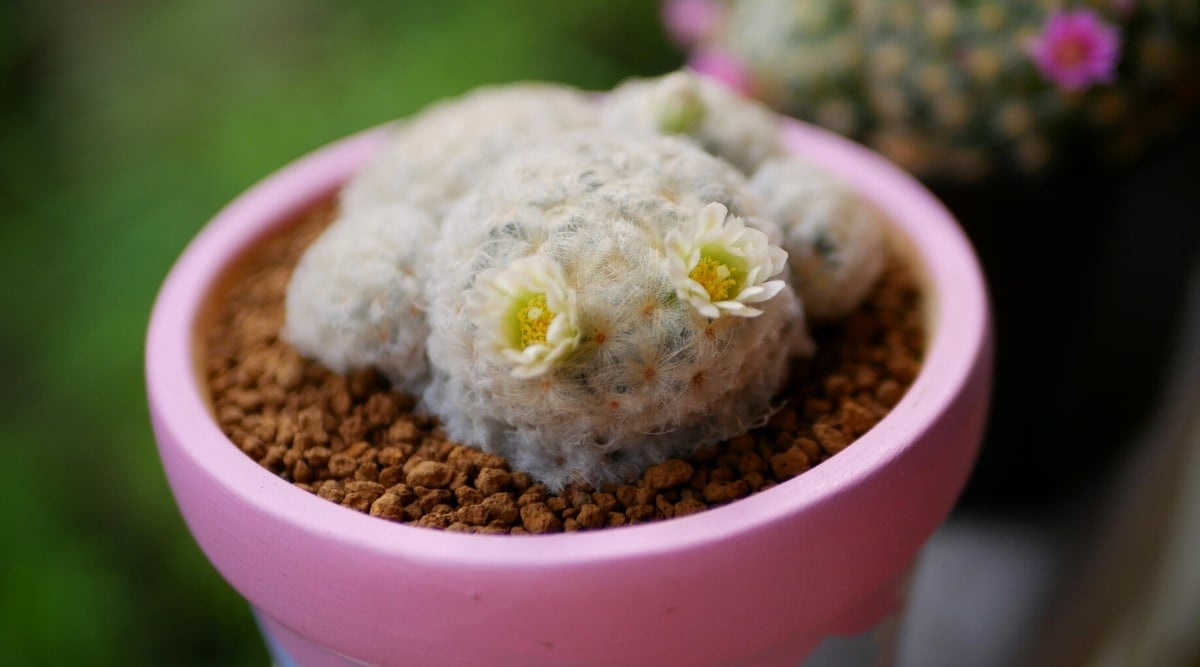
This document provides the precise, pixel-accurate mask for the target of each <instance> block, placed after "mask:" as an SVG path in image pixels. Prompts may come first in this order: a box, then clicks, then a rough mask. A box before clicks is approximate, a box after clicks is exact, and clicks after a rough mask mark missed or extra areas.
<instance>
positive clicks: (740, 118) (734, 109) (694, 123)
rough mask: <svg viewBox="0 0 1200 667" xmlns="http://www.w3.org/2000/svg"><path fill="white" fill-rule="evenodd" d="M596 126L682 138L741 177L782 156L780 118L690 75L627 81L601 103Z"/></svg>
mask: <svg viewBox="0 0 1200 667" xmlns="http://www.w3.org/2000/svg"><path fill="white" fill-rule="evenodd" d="M602 104H603V107H602V109H601V114H600V122H601V123H603V124H604V125H606V126H608V127H614V128H618V129H623V130H629V131H634V132H646V133H654V134H679V135H684V136H686V137H688V138H690V139H692V140H693V141H695V142H696V143H697V144H699V145H700V147H701V148H703V149H704V150H706V151H708V152H709V153H712V154H713V155H716V156H718V157H722V158H724V159H726V160H728V161H729V162H730V163H732V164H733V165H734V166H735V167H737V168H738V169H740V170H741V171H742V173H744V174H751V173H754V171H755V170H756V169H758V167H759V165H761V164H762V163H763V162H764V161H765V160H768V159H770V158H772V157H778V156H782V155H784V154H785V153H786V151H785V149H784V147H783V144H782V143H781V142H780V137H779V117H778V116H776V115H775V114H773V113H771V112H770V111H768V110H767V108H766V107H764V106H763V105H762V104H760V103H758V102H756V101H753V100H750V99H748V98H746V97H743V96H742V95H741V94H739V93H737V92H735V91H733V90H730V89H729V88H727V87H725V86H724V85H722V84H720V83H717V82H715V81H713V80H712V79H709V78H707V77H703V76H700V75H698V74H696V73H694V72H690V71H678V72H672V73H671V74H668V75H666V76H662V77H655V78H650V79H630V80H628V81H626V82H624V83H622V84H621V85H619V86H617V87H616V88H615V89H614V90H613V91H612V93H611V94H610V95H608V96H607V97H606V98H605V99H604V101H603V102H602Z"/></svg>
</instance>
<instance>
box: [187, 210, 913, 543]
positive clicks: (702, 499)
mask: <svg viewBox="0 0 1200 667" xmlns="http://www.w3.org/2000/svg"><path fill="white" fill-rule="evenodd" d="M330 215H331V208H330V207H329V206H328V205H326V206H322V207H319V208H318V209H316V210H314V211H313V212H312V213H310V214H308V215H307V216H305V217H304V219H303V220H301V221H299V223H298V225H296V226H294V227H292V228H291V232H290V233H285V234H277V235H274V236H271V237H268V238H267V239H265V240H264V241H263V242H262V243H261V244H260V245H259V246H258V247H256V248H255V249H254V254H253V255H252V256H251V257H249V258H247V259H246V260H245V262H243V263H242V265H241V267H240V268H239V269H238V270H237V271H236V272H235V276H234V278H233V279H232V280H231V281H230V287H229V289H228V292H227V293H226V294H225V295H224V298H223V299H222V300H221V303H220V304H219V305H218V307H217V311H218V313H217V316H216V318H215V320H214V322H213V324H212V325H211V328H210V330H209V331H208V335H207V350H206V356H205V364H206V367H205V368H206V372H207V375H208V382H209V388H210V391H211V394H212V402H213V410H214V414H215V415H216V417H217V420H218V422H219V423H220V426H221V428H222V430H223V431H224V432H225V433H226V434H227V435H228V436H229V438H230V439H231V440H232V441H233V442H234V443H236V444H237V446H238V447H240V448H241V449H242V451H244V452H245V453H246V454H247V455H248V456H250V457H251V458H253V459H254V460H256V461H257V462H258V463H259V464H260V465H262V466H263V467H264V468H266V469H267V470H269V471H270V472H271V473H273V474H275V475H278V476H279V477H281V478H283V479H285V480H288V481H290V482H292V483H293V484H294V485H295V486H297V487H299V488H301V489H304V490H306V491H310V492H312V493H315V494H316V495H318V496H320V497H321V498H325V499H326V500H329V501H331V502H335V503H339V504H341V505H343V506H346V507H349V508H352V509H355V510H358V511H360V512H366V513H369V514H371V515H372V516H378V517H382V518H384V519H388V520H392V521H400V522H404V523H409V524H414V525H418V526H426V527H431V528H442V529H446V530H455V531H472V532H484V533H511V534H524V533H547V532H558V531H574V530H589V529H597V528H603V527H607V526H623V525H627V524H632V523H640V522H646V521H657V520H662V519H668V518H671V517H675V516H683V515H686V514H692V513H695V512H699V511H702V510H704V509H707V508H709V507H712V506H715V505H721V504H724V503H729V502H732V501H735V500H737V499H738V498H743V497H745V496H747V495H749V494H752V493H755V492H757V491H761V490H763V489H766V488H770V487H772V486H774V485H776V484H778V483H780V482H782V481H785V480H788V479H790V478H792V477H795V476H796V475H799V474H801V473H803V472H804V471H806V470H808V469H810V468H811V467H813V466H815V465H818V464H820V463H821V462H822V461H824V460H825V459H827V458H829V457H830V456H833V455H834V454H836V453H837V452H839V451H841V450H842V449H845V448H846V447H847V446H849V445H850V444H851V443H853V441H854V440H855V439H856V438H857V437H859V436H860V435H862V434H863V433H865V432H866V431H867V430H868V429H870V428H871V427H872V426H874V425H875V424H876V423H877V422H878V421H879V420H880V419H881V418H882V417H883V416H884V415H885V414H887V412H888V410H889V409H890V408H891V407H892V406H894V405H895V404H896V402H897V401H899V400H900V398H901V396H903V394H904V392H905V391H906V390H907V388H908V386H909V384H911V382H912V380H913V378H914V377H916V373H917V371H918V370H919V369H920V358H921V352H922V349H923V345H924V338H925V332H924V329H923V323H922V318H921V314H920V308H919V301H918V293H917V290H916V287H915V283H914V281H913V279H912V277H911V276H910V275H909V274H908V273H907V272H906V271H905V270H904V269H903V268H902V267H901V266H899V265H898V262H895V261H893V262H891V265H890V266H889V268H888V270H887V272H886V273H885V275H884V277H883V279H882V280H881V281H880V284H879V286H877V288H876V289H875V291H874V292H873V293H872V294H871V296H870V297H869V298H868V300H867V302H866V303H865V304H864V305H863V306H862V307H861V308H860V309H859V310H858V311H857V312H855V313H853V314H852V315H850V316H849V317H847V318H846V319H845V320H843V321H841V322H839V323H837V324H836V325H828V326H824V327H822V328H820V329H818V330H816V331H814V337H815V338H816V339H817V342H818V346H819V348H818V352H817V355H816V356H815V357H814V358H813V359H811V360H807V361H802V362H797V363H796V364H794V365H793V367H792V369H791V375H790V378H791V381H790V384H789V386H788V387H787V389H786V391H785V392H784V394H783V398H784V399H786V402H785V404H784V405H783V407H782V408H781V409H780V410H779V411H778V412H777V413H776V414H775V415H774V416H773V417H772V418H771V420H770V422H769V423H768V424H767V425H766V426H763V427H762V428H759V429H756V430H754V431H752V432H751V433H747V434H744V435H741V436H738V437H736V438H732V439H730V440H729V441H727V442H724V443H721V444H719V445H717V446H713V447H708V448H705V449H703V450H701V451H699V452H696V453H695V454H694V455H692V456H691V457H690V458H688V459H687V460H680V459H672V460H670V461H665V462H663V463H661V464H659V465H656V466H653V467H652V468H650V469H649V470H647V471H646V472H645V474H644V475H642V478H641V479H640V480H638V481H637V482H635V483H632V484H613V485H608V486H605V487H602V488H600V489H591V488H568V489H566V490H564V491H563V492H562V493H559V494H552V493H549V492H548V491H547V490H546V488H545V487H544V486H542V485H541V484H534V483H533V481H532V480H531V479H530V478H529V476H528V475H527V474H525V473H522V472H519V471H513V470H512V469H511V468H510V467H509V465H508V462H507V461H506V460H504V459H503V458H501V457H499V456H495V455H492V454H486V453H483V452H480V451H477V450H474V449H471V448H468V447H464V446H461V445H458V444H455V443H453V442H450V441H448V440H447V439H446V435H445V433H444V432H443V431H442V429H441V428H440V427H439V426H438V424H437V423H436V421H435V420H433V419H431V418H430V417H428V416H425V415H422V414H418V413H414V411H413V408H414V405H415V401H414V400H413V398H412V397H409V396H405V395H404V394H401V393H398V392H394V391H391V390H390V389H389V387H388V385H387V382H386V381H385V380H384V379H383V378H382V377H380V376H379V375H378V374H377V373H375V372H372V371H362V372H355V373H353V374H351V375H349V376H340V375H336V374H333V373H331V372H329V371H327V370H325V369H324V368H322V367H321V366H320V365H319V364H317V363H315V362H310V361H308V360H305V359H303V358H301V357H300V356H299V355H298V354H297V353H296V352H295V351H294V350H292V349H291V348H290V347H289V346H288V345H287V344H285V343H283V342H282V341H281V340H279V338H278V335H277V334H278V332H279V328H280V325H281V324H282V322H283V315H284V311H283V295H284V292H285V289H286V286H287V281H288V278H289V276H290V273H291V268H292V266H293V265H294V264H295V261H296V259H297V258H298V257H299V255H300V253H301V252H302V251H303V249H304V248H305V247H306V246H307V244H308V243H309V242H311V240H312V239H313V238H314V237H315V235H316V234H317V233H319V231H320V230H321V229H322V228H323V226H324V225H325V224H326V223H327V221H328V220H329V218H330Z"/></svg>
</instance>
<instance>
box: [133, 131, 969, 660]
mask: <svg viewBox="0 0 1200 667" xmlns="http://www.w3.org/2000/svg"><path fill="white" fill-rule="evenodd" d="M786 132H787V139H788V142H789V145H790V146H791V147H792V148H793V150H795V151H796V152H797V153H800V154H803V155H805V156H807V157H809V158H810V159H812V160H814V161H816V162H818V163H820V164H823V165H825V166H826V167H828V168H830V169H832V170H833V171H835V172H837V173H839V174H841V175H842V176H843V177H844V178H845V179H847V180H848V181H850V182H851V183H852V184H853V185H854V186H855V187H857V188H858V189H860V190H861V191H862V193H863V194H864V195H865V196H866V197H868V198H869V199H870V200H871V201H872V202H874V204H875V205H877V206H878V207H879V208H880V209H881V210H882V211H883V212H884V213H885V214H886V215H887V216H888V217H890V219H891V220H892V221H893V222H894V230H893V231H894V232H895V236H896V238H897V240H898V241H899V245H900V246H903V247H905V248H907V249H909V250H910V251H911V252H910V253H909V254H910V256H911V259H912V261H913V262H914V264H915V266H916V268H917V272H918V274H919V276H920V279H921V282H922V286H923V289H924V291H925V295H926V309H927V313H926V314H927V328H928V332H929V340H928V346H927V354H926V358H925V360H924V366H923V369H922V370H921V372H920V374H919V376H918V377H917V378H916V380H915V382H914V383H913V385H912V387H911V389H910V390H909V391H908V393H907V394H906V395H905V396H904V398H903V399H902V400H901V401H900V402H899V403H898V404H897V405H896V406H895V408H894V409H893V410H892V411H891V413H890V414H889V415H888V416H887V417H886V418H884V419H883V420H882V421H880V422H879V424H878V425H877V426H875V427H874V428H873V429H871V431H869V432H868V433H867V434H865V435H864V436H863V437H862V438H860V439H859V440H858V441H857V442H855V443H854V444H853V445H851V446H850V447H848V448H847V449H846V450H844V451H842V452H841V453H839V454H837V455H836V456H834V457H833V458H831V459H829V460H828V461H826V462H824V463H822V464H821V465H819V466H817V467H815V468H813V469H812V470H810V471H808V472H805V473H804V474H802V475H800V476H798V477H796V478H794V479H791V480H789V481H787V482H784V483H782V484H779V485H778V486H776V487H773V488H771V489H768V490H765V491H763V492H760V493H757V494H754V495H751V496H749V497H747V498H744V499H741V500H738V501H736V502H733V503H731V504H728V505H725V506H721V507H717V508H713V509H710V510H707V511H704V512H701V513H698V514H695V515H691V516H686V517H682V518H676V519H671V520H667V521H662V522H658V523H651V524H645V525H637V526H630V527H622V528H613V529H606V530H600V531H591V532H581V533H570V534H558V535H542V536H507V535H473V534H459V533H451V532H444V531H438V530H432V529H427V528H418V527H413V526H408V525H402V524H397V523H391V522H388V521H385V520H382V519H379V518H374V517H370V516H367V515H365V514H360V513H357V512H355V511H352V510H349V509H346V508H344V507H340V506H338V505H336V504H334V503H331V502H328V501H326V500H323V499H321V498H318V497H317V496H315V495H312V494H310V493H307V492H305V491H302V490H300V489H297V488H295V487H293V486H292V485H291V484H289V483H288V482H286V481H284V480H282V479H279V478H277V477H275V476H274V475H272V474H271V473H270V472H268V471H266V470H264V469H263V468H261V467H259V465H258V464H257V463H255V462H254V461H252V460H251V459H250V458H249V457H247V456H246V455H245V454H243V453H242V452H241V451H240V450H239V449H238V448H237V447H236V446H235V445H234V444H233V443H232V442H230V441H229V440H228V439H227V438H226V437H225V436H224V435H223V434H222V433H221V431H220V430H219V428H218V427H217V424H216V421H215V419H214V417H213V415H212V413H211V410H210V401H209V397H208V392H207V389H206V386H205V383H204V381H203V374H202V370H201V368H202V364H201V363H200V361H198V360H200V359H201V358H202V356H203V350H202V348H203V345H204V343H203V336H202V335H200V334H199V333H198V331H200V330H201V329H202V327H203V326H204V324H205V323H206V322H207V321H208V318H209V316H210V311H211V306H212V301H213V299H214V292H215V291H216V290H217V288H218V287H219V285H220V284H221V280H222V276H223V274H224V273H225V272H226V271H227V269H228V268H229V267H230V266H231V265H232V264H233V263H234V262H235V260H236V258H237V257H238V256H239V255H240V254H241V253H243V252H244V251H246V250H247V248H249V247H251V246H252V245H253V244H254V243H255V241H256V240H258V239H260V238H261V237H262V236H263V235H264V234H267V233H269V232H270V231H272V230H273V229H276V228H277V227H278V226H280V225H282V224H286V223H287V222H289V221H291V220H293V219H294V218H295V217H296V216H297V214H299V213H301V212H303V211H304V210H305V209H307V208H308V207H310V206H312V205H314V204H315V203H317V202H318V201H321V200H323V199H326V198H327V197H329V196H331V195H332V194H333V193H334V192H335V191H336V190H337V188H338V187H339V186H340V185H341V184H342V183H343V182H344V181H345V179H346V178H347V177H348V176H349V175H350V174H351V173H353V171H354V170H355V169H356V168H357V167H358V166H359V165H360V164H361V163H362V162H363V161H364V159H365V158H366V157H368V155H369V154H370V153H371V152H372V151H373V150H375V148H376V147H377V146H378V145H379V143H380V140H381V134H380V132H379V131H378V130H374V131H368V132H365V133H362V134H359V135H356V136H353V137H350V138H348V139H346V140H343V141H340V142H337V143H335V144H333V145H331V146H329V147H327V148H324V149H322V150H319V151H317V152H315V153H313V154H311V155H309V156H307V157H304V158H302V159H300V160H298V161H297V162H295V163H293V164H291V165H290V166H288V167H286V168H284V169H283V170H281V171H279V172H278V173H276V174H274V175H272V176H270V177H269V178H267V179H266V180H264V181H262V182H261V183H259V184H258V185H256V186H254V187H253V188H251V189H250V190H249V191H247V192H246V193H245V194H243V195H241V196H240V197H238V198H237V199H236V200H235V201H233V202H232V203H231V204H229V206H228V207H226V208H225V209H224V210H222V211H221V212H220V213H219V214H218V215H217V216H216V217H215V218H214V219H213V220H212V221H211V222H210V223H209V224H208V225H207V226H206V227H205V228H204V229H203V231H202V232H201V233H200V234H199V235H198V236H197V237H196V238H195V239H194V240H193V241H192V243H191V244H190V245H189V246H188V247H187V249H186V250H185V252H184V253H183V255H182V256H181V257H180V258H179V260H178V261H177V263H176V264H175V266H174V267H173V268H172V270H171V272H170V274H169V275H168V277H167V278H166V280H165V282H164V284H163V285H162V288H161V291H160V293H159V295H158V299H157V301H156V304H155V306H154V311H153V314H152V317H151V321H150V326H149V332H148V338H147V344H146V375H147V387H148V395H149V402H150V411H151V417H152V421H153V425H154V431H155V434H156V438H157V441H158V446H159V452H160V455H161V457H162V461H163V465H164V468H165V470H166V474H167V477H168V480H169V482H170V486H171V489H172V492H173V493H174V495H175V499H176V501H177V503H178V505H179V507H180V509H181V511H182V513H183V517H184V519H185V520H186V522H187V525H188V526H189V528H190V530H191V532H192V535H193V536H194V537H195V539H196V541H197V542H198V543H199V545H200V548H201V549H202V550H203V551H204V553H205V554H206V555H207V557H208V558H209V560H210V561H211V562H212V564H213V565H214V566H215V567H216V569H217V570H218V571H219V572H220V573H221V574H222V575H223V576H224V578H225V579H226V580H228V582H229V583H230V584H231V585H232V586H233V587H234V588H235V589H236V590H237V591H238V592H240V593H241V594H242V595H243V596H244V597H245V598H246V599H247V600H248V601H249V603H250V604H251V605H252V606H253V608H254V609H255V611H256V613H257V614H258V616H259V619H260V621H261V624H262V627H263V629H264V632H265V633H266V634H267V636H268V640H269V643H270V644H271V645H272V646H273V647H274V649H275V650H276V652H277V656H276V657H277V659H278V660H279V661H280V662H281V663H285V664H296V665H301V666H303V667H343V666H345V665H422V666H427V665H461V666H466V667H503V666H507V665H513V666H517V665H519V666H521V667H530V666H536V665H547V666H550V665H553V666H554V667H564V666H568V665H588V666H594V667H614V666H625V667H638V666H644V667H663V666H664V665H688V666H704V665H714V666H715V665H730V666H732V665H736V666H738V667H751V666H763V667H765V666H775V665H787V666H788V667H794V666H795V665H797V664H799V663H800V662H801V661H802V660H803V659H804V658H805V656H806V655H808V654H809V653H810V651H812V649H813V648H814V647H815V646H816V645H817V644H819V643H820V642H821V641H822V639H823V638H825V637H827V636H831V635H839V634H857V633H861V632H863V631H864V630H867V629H869V628H872V627H875V626H876V625H877V624H878V623H879V622H880V620H881V619H884V618H886V617H888V616H889V615H891V614H894V613H895V612H896V610H897V608H898V607H899V606H900V605H901V604H902V599H901V597H902V596H901V595H900V594H899V591H901V590H902V586H901V581H902V579H903V575H904V573H905V572H907V571H908V570H909V568H910V566H911V565H912V563H913V561H914V558H915V556H916V555H917V552H918V550H919V549H920V547H921V545H922V544H923V543H924V542H925V541H926V540H927V538H928V537H929V536H930V534H931V533H932V532H933V531H934V529H935V528H936V527H937V526H938V524H939V523H940V522H941V521H942V520H943V519H944V518H945V516H946V515H947V513H948V512H949V511H950V509H951V507H952V505H953V504H954V503H955V500H956V499H957V498H958V496H959V493H960V492H961V490H962V488H963V486H964V483H965V482H966V480H967V477H968V474H969V472H970V470H971V468H972V465H973V462H974V460H975V457H976V453H977V450H978V446H979V442H980V438H981V434H982V429H983V426H984V421H985V415H986V411H987V404H988V394H989V387H990V376H991V333H990V332H991V328H990V324H989V307H988V300H987V294H986V290H985V286H984V281H983V278H982V276H981V273H980V269H979V266H978V264H977V262H976V259H975V255H974V253H973V251H972V249H971V246H970V244H969V243H968V242H967V240H966V238H965V236H964V235H963V233H962V232H961V231H960V229H959V227H958V226H957V224H956V223H955V222H954V220H953V219H952V218H951V217H950V215H949V214H948V213H947V212H946V210H945V209H944V208H943V207H942V206H941V205H940V204H939V203H938V201H936V200H935V199H934V198H933V196H932V195H930V194H929V193H928V192H927V191H926V190H925V189H924V188H923V187H922V186H921V185H919V184H918V183H917V182H916V181H915V180H914V179H913V178H911V177H910V176H908V175H907V174H905V173H904V172H902V171H900V170H899V169H897V168H896V167H894V166H893V165H891V164H890V163H888V162H887V161H885V160H884V159H882V158H880V157H878V156H877V155H875V154H874V153H872V152H870V151H868V150H866V149H864V148H862V147H861V146H858V145H856V144H853V143H851V142H849V141H846V140H844V139H841V138H839V137H836V136H834V135H832V134H829V133H826V132H824V131H822V130H818V129H815V128H813V127H811V126H807V125H802V124H798V123H794V122H793V123H791V124H790V125H788V127H787V130H786Z"/></svg>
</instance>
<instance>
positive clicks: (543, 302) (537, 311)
mask: <svg viewBox="0 0 1200 667" xmlns="http://www.w3.org/2000/svg"><path fill="white" fill-rule="evenodd" d="M466 309H467V317H468V318H469V319H470V321H471V323H472V324H474V325H475V327H476V330H477V331H478V335H479V338H478V339H477V343H476V349H477V350H478V351H479V352H480V353H481V354H483V355H484V356H485V357H486V358H488V359H489V360H491V361H493V362H494V363H497V364H501V365H511V366H512V374H513V375H514V376H515V377H521V378H531V377H537V376H539V375H542V374H543V373H545V372H546V371H548V370H550V368H551V367H552V366H553V365H554V362H556V361H557V360H559V359H561V358H562V357H563V356H564V355H566V354H567V353H568V352H570V351H571V350H572V349H574V348H575V346H576V345H577V344H578V343H579V340H580V332H579V314H578V305H577V303H576V296H575V291H574V290H572V289H571V288H570V287H569V286H568V285H567V279H566V277H565V276H564V275H563V272H562V269H561V268H559V266H558V264H556V263H555V262H554V261H553V260H551V259H549V258H547V257H544V256H541V255H532V256H529V257H522V258H521V259H518V260H516V261H514V262H512V263H511V264H509V265H508V266H506V267H503V268H493V269H488V270H487V271H484V272H482V273H480V274H479V277H478V278H477V279H476V281H475V287H474V288H473V289H472V290H471V292H470V293H468V294H467V296H466Z"/></svg>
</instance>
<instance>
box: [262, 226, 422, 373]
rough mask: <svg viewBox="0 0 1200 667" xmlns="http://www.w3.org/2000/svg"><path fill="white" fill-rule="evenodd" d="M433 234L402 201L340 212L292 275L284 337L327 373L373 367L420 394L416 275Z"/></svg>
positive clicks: (419, 284)
mask: <svg viewBox="0 0 1200 667" xmlns="http://www.w3.org/2000/svg"><path fill="white" fill-rule="evenodd" d="M435 238H436V229H435V228H434V225H433V222H432V221H431V219H430V218H429V216H428V215H427V214H425V213H424V212H423V211H420V210H418V209H415V208H413V207H411V206H407V205H404V204H389V205H377V206H374V207H370V208H367V207H363V208H361V209H359V210H356V211H354V212H353V213H349V214H347V215H344V216H342V217H341V218H340V219H339V220H338V221H337V222H335V223H334V224H333V225H331V226H330V227H329V228H328V229H327V230H326V231H325V232H324V233H323V234H322V235H321V236H319V237H318V238H317V240H316V241H314V242H313V244H312V245H310V246H309V247H308V249H307V250H306V251H305V253H304V255H303V256H302V257H301V258H300V261H299V263H298V264H297V265H296V269H295V271H294V272H293V273H292V278H291V281H290V282H289V283H288V289H287V297H286V299H287V301H286V308H287V321H286V324H285V327H284V330H283V336H284V338H285V339H286V340H287V341H288V342H289V343H291V345H292V346H293V347H295V348H296V350H297V351H298V352H300V353H301V354H303V355H305V356H309V357H313V358H315V359H318V360H319V361H320V362H321V363H322V364H324V365H325V366H327V367H329V368H330V369H332V370H334V371H337V372H339V373H344V372H346V371H349V370H353V369H358V368H368V367H374V368H377V369H379V371H380V372H382V373H383V374H384V375H386V376H387V377H388V379H389V380H391V381H392V383H393V384H394V385H396V386H397V387H399V388H401V389H403V390H405V391H409V392H413V393H419V392H420V391H421V390H422V389H424V386H425V383H426V381H427V379H428V375H429V369H428V364H427V363H426V361H425V339H426V338H427V337H428V335H429V327H428V326H427V325H426V322H425V317H424V313H423V309H424V308H423V305H422V303H423V297H422V293H423V291H424V288H423V281H422V280H421V277H420V275H419V274H420V271H421V266H422V263H423V262H424V256H425V254H426V253H427V252H428V249H429V247H430V246H432V245H433V241H434V239H435Z"/></svg>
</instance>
